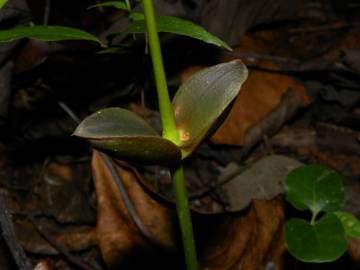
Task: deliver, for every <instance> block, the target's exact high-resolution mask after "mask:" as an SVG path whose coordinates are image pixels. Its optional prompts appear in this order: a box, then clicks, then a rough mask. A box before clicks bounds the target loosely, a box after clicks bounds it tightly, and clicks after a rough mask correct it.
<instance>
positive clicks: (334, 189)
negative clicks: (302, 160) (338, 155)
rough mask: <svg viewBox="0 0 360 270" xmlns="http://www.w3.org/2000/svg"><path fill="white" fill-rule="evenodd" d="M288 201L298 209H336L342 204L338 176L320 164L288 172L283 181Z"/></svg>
mask: <svg viewBox="0 0 360 270" xmlns="http://www.w3.org/2000/svg"><path fill="white" fill-rule="evenodd" d="M285 190H286V192H287V199H288V201H289V202H290V203H291V204H292V205H293V206H294V207H295V208H297V209H299V210H306V209H310V210H311V211H312V213H313V214H314V215H316V214H317V213H319V212H321V211H336V210H339V209H342V207H343V206H344V196H345V195H344V187H343V184H342V181H341V178H340V176H339V175H338V174H337V173H336V172H335V171H333V170H331V169H329V168H327V167H325V166H321V165H307V166H303V167H300V168H297V169H295V170H293V171H292V172H290V173H289V174H288V176H287V178H286V181H285Z"/></svg>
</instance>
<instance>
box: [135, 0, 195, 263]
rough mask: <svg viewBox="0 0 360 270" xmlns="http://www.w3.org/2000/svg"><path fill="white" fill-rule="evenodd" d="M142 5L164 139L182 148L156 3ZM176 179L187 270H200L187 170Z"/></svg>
mask: <svg viewBox="0 0 360 270" xmlns="http://www.w3.org/2000/svg"><path fill="white" fill-rule="evenodd" d="M142 2H143V7H144V13H145V21H146V26H147V34H148V39H149V46H150V53H151V59H152V63H153V68H154V76H155V83H156V89H157V93H158V100H159V108H160V116H161V122H162V126H163V134H162V136H163V137H164V138H166V139H169V140H170V141H172V142H174V143H175V144H178V142H179V134H178V131H177V129H176V124H175V117H174V111H173V108H172V105H171V102H170V97H169V91H168V87H167V83H166V76H165V70H164V64H163V60H162V54H161V48H160V41H159V35H158V32H157V28H156V21H155V15H154V8H153V3H152V0H143V1H142ZM172 178H173V179H172V180H173V181H172V182H173V189H174V193H175V198H176V209H177V213H178V219H179V224H180V230H181V235H182V240H183V247H184V254H185V261H186V267H187V270H198V262H197V257H196V249H195V241H194V234H193V229H192V223H191V216H190V209H189V202H188V198H187V192H186V186H185V178H184V170H183V167H182V165H181V164H179V165H178V166H176V167H175V168H173V170H172Z"/></svg>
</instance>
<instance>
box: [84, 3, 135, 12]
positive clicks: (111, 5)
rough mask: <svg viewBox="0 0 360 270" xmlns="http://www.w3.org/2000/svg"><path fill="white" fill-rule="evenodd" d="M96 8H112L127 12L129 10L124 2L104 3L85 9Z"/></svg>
mask: <svg viewBox="0 0 360 270" xmlns="http://www.w3.org/2000/svg"><path fill="white" fill-rule="evenodd" d="M97 7H114V8H117V9H122V10H126V11H129V8H128V7H127V5H126V3H125V2H124V1H109V2H104V3H99V4H96V5H92V6H90V7H88V8H87V9H92V8H97Z"/></svg>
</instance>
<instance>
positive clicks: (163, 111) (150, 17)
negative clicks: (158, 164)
mask: <svg viewBox="0 0 360 270" xmlns="http://www.w3.org/2000/svg"><path fill="white" fill-rule="evenodd" d="M143 7H144V13H145V21H146V27H147V33H148V39H149V45H150V53H151V59H152V63H153V68H154V75H155V83H156V89H157V93H158V99H159V109H160V115H161V122H162V127H163V134H162V136H163V137H164V138H166V139H169V140H171V141H172V142H174V143H177V142H178V141H179V135H178V132H177V130H176V125H175V119H174V112H173V108H172V105H171V102H170V97H169V91H168V87H167V83H166V77H165V70H164V64H163V59H162V54H161V49H160V41H159V35H158V32H157V28H156V20H155V15H154V7H153V4H152V0H143Z"/></svg>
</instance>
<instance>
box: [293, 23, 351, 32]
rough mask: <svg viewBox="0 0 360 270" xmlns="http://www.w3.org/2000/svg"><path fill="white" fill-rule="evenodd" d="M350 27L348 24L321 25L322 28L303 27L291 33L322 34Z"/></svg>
mask: <svg viewBox="0 0 360 270" xmlns="http://www.w3.org/2000/svg"><path fill="white" fill-rule="evenodd" d="M349 26H350V25H349V24H348V23H346V22H335V23H332V24H328V25H320V26H311V27H303V28H298V29H291V30H289V33H291V34H296V33H312V32H322V31H329V30H339V29H343V28H347V27H349Z"/></svg>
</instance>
